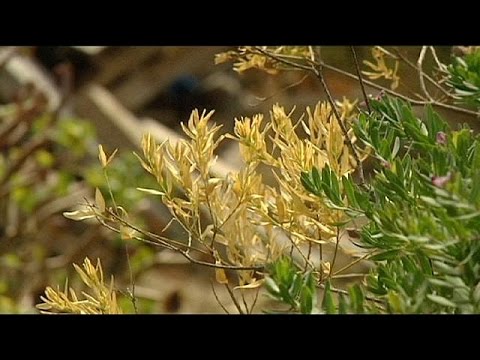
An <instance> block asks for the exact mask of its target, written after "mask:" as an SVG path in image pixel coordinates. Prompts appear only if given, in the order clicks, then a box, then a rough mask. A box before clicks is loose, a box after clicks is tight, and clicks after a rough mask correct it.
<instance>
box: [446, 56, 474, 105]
mask: <svg viewBox="0 0 480 360" xmlns="http://www.w3.org/2000/svg"><path fill="white" fill-rule="evenodd" d="M448 73H449V77H448V81H447V83H448V84H449V85H450V86H452V87H453V88H454V89H455V94H456V95H457V96H458V97H459V98H460V101H461V102H463V103H465V104H468V105H472V106H476V107H477V108H480V48H477V49H476V51H473V52H471V53H470V54H467V55H466V56H465V57H455V58H454V59H453V62H452V64H451V65H450V66H449V67H448Z"/></svg>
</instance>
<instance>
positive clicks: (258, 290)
mask: <svg viewBox="0 0 480 360" xmlns="http://www.w3.org/2000/svg"><path fill="white" fill-rule="evenodd" d="M259 293H260V287H258V288H257V291H256V292H255V298H254V299H253V303H252V306H251V308H250V314H252V313H253V309H254V308H255V305H256V304H257V300H258V294H259Z"/></svg>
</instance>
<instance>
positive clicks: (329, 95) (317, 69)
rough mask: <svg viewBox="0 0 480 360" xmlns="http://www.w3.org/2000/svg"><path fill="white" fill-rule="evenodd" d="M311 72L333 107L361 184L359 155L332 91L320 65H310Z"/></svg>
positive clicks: (361, 174) (361, 165) (363, 177)
mask: <svg viewBox="0 0 480 360" xmlns="http://www.w3.org/2000/svg"><path fill="white" fill-rule="evenodd" d="M312 70H313V72H314V73H315V75H316V76H317V78H318V79H319V80H320V83H321V84H322V87H323V90H324V91H325V94H326V95H327V99H328V102H329V103H330V106H331V107H332V109H333V114H334V115H335V119H336V120H337V123H338V125H339V126H340V129H341V130H342V133H343V136H344V137H345V142H346V144H347V146H348V147H349V148H350V150H351V151H352V155H353V158H354V159H355V161H356V162H357V166H358V170H359V174H360V181H361V183H362V184H364V183H365V176H364V173H363V164H362V162H361V161H360V157H359V156H358V152H357V149H355V147H354V146H353V143H352V140H351V139H350V135H348V130H347V128H346V127H345V124H344V123H343V121H342V118H341V116H340V114H339V113H338V109H337V107H336V105H335V101H334V100H333V97H332V93H331V92H330V89H329V88H328V85H327V83H326V82H325V78H324V76H323V70H322V67H321V66H318V67H312Z"/></svg>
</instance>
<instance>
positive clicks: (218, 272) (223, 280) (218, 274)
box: [215, 268, 228, 284]
mask: <svg viewBox="0 0 480 360" xmlns="http://www.w3.org/2000/svg"><path fill="white" fill-rule="evenodd" d="M215 279H216V280H217V282H218V283H219V284H228V279H227V274H225V270H224V269H219V268H217V269H215Z"/></svg>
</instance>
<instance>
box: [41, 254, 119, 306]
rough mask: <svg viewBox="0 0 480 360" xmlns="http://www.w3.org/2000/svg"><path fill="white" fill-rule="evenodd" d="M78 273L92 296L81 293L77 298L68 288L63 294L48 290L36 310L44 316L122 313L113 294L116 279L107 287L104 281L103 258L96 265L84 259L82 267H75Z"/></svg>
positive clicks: (51, 289) (58, 291) (73, 291)
mask: <svg viewBox="0 0 480 360" xmlns="http://www.w3.org/2000/svg"><path fill="white" fill-rule="evenodd" d="M73 266H74V267H75V271H76V272H77V274H78V275H79V276H80V279H81V280H82V282H83V283H84V284H85V285H86V286H87V287H88V288H89V289H90V290H91V293H87V292H82V294H81V296H78V295H77V293H76V292H75V290H73V289H72V288H69V287H68V286H67V285H65V289H64V290H63V291H61V290H60V289H59V288H57V290H55V289H53V288H51V287H47V288H46V289H45V296H42V297H41V299H42V301H43V303H41V304H38V305H37V308H38V309H39V310H40V311H41V312H42V313H43V314H54V313H71V314H121V313H122V311H121V309H120V307H119V306H118V303H117V295H116V293H115V291H114V279H113V277H112V278H111V281H110V284H109V285H106V284H105V282H104V278H103V270H102V265H101V263H100V259H98V260H97V264H96V265H95V266H94V265H93V264H92V263H91V261H90V259H88V258H85V260H84V262H83V265H82V267H80V266H78V265H76V264H74V265H73Z"/></svg>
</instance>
